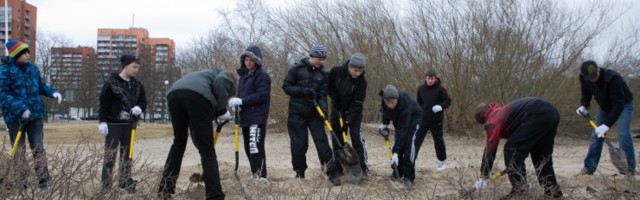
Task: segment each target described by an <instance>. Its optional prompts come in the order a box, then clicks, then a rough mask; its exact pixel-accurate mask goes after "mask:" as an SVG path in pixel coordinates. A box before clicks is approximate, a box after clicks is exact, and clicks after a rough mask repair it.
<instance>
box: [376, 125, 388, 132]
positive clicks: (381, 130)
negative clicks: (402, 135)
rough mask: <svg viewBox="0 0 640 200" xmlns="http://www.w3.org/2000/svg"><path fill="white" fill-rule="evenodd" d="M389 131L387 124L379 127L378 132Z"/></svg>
mask: <svg viewBox="0 0 640 200" xmlns="http://www.w3.org/2000/svg"><path fill="white" fill-rule="evenodd" d="M387 130H389V128H387V125H386V124H382V125H380V126H379V127H378V131H380V132H383V131H387Z"/></svg>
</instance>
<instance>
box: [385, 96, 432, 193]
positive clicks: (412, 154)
mask: <svg viewBox="0 0 640 200" xmlns="http://www.w3.org/2000/svg"><path fill="white" fill-rule="evenodd" d="M380 96H382V125H380V127H379V128H378V131H381V132H382V131H389V130H388V128H387V127H388V126H389V123H390V122H392V121H393V127H394V128H395V129H396V134H395V141H394V144H393V148H392V149H391V151H393V157H392V158H391V165H396V166H397V169H398V171H397V172H396V171H395V169H394V172H392V174H398V175H399V176H400V178H402V183H403V184H404V187H405V189H407V190H411V188H412V187H413V181H414V180H415V179H416V168H415V164H416V156H417V152H418V148H419V147H416V131H417V130H418V128H419V127H418V126H419V124H420V112H421V110H420V105H418V103H417V102H416V101H414V100H413V99H412V98H411V97H410V96H409V94H407V93H405V92H398V90H397V89H396V87H394V86H393V85H387V86H386V87H385V88H384V89H383V90H382V91H381V92H380ZM422 139H424V137H423V138H422ZM420 143H422V141H420Z"/></svg>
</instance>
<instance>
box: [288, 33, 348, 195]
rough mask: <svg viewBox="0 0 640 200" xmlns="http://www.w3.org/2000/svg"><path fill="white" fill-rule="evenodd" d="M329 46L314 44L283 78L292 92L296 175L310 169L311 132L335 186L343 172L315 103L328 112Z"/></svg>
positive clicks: (291, 130) (291, 126)
mask: <svg viewBox="0 0 640 200" xmlns="http://www.w3.org/2000/svg"><path fill="white" fill-rule="evenodd" d="M326 58H327V49H326V48H325V47H324V45H315V46H314V47H313V48H311V50H310V51H309V57H308V58H303V59H302V60H300V61H298V62H296V63H295V64H294V65H293V66H292V67H291V68H289V70H288V71H287V75H286V76H285V78H284V83H283V84H282V89H283V90H284V92H285V93H286V94H287V95H289V117H288V119H287V127H288V129H289V137H290V138H291V162H292V165H293V170H294V171H295V172H296V176H295V177H296V178H301V179H304V178H305V176H304V175H305V174H304V172H305V170H307V156H306V154H307V149H308V148H309V134H308V133H309V132H310V133H311V137H312V138H313V142H314V143H315V144H316V149H317V150H318V157H320V164H322V165H324V166H326V170H327V171H326V174H327V175H328V176H329V181H330V182H331V183H333V184H334V185H340V184H341V182H340V173H339V172H338V170H337V168H336V166H335V165H336V163H335V159H334V156H333V151H332V150H331V146H329V140H328V139H327V135H326V134H325V130H324V122H323V119H322V117H321V116H320V114H319V113H318V111H317V110H316V106H315V104H316V103H317V104H318V106H320V108H321V109H322V111H323V112H324V113H325V115H326V113H327V92H326V88H327V76H328V75H327V72H326V71H324V65H323V64H324V61H325V59H326Z"/></svg>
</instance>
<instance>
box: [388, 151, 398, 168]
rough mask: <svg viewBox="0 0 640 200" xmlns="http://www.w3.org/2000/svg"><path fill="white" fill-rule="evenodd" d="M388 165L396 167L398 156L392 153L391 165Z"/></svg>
mask: <svg viewBox="0 0 640 200" xmlns="http://www.w3.org/2000/svg"><path fill="white" fill-rule="evenodd" d="M390 164H391V165H396V166H398V154H397V153H393V156H392V157H391V163H390Z"/></svg>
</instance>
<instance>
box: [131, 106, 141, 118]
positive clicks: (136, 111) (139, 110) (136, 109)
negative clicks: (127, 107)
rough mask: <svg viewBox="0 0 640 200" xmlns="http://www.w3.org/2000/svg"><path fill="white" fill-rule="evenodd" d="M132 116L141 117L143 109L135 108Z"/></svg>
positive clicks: (132, 110)
mask: <svg viewBox="0 0 640 200" xmlns="http://www.w3.org/2000/svg"><path fill="white" fill-rule="evenodd" d="M131 114H132V115H135V116H140V114H142V109H141V108H140V106H134V107H133V108H132V109H131Z"/></svg>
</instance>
